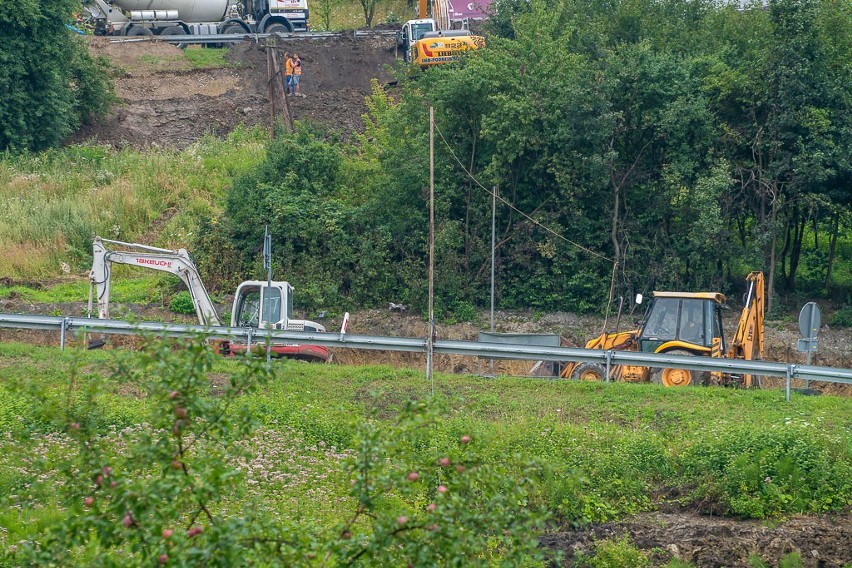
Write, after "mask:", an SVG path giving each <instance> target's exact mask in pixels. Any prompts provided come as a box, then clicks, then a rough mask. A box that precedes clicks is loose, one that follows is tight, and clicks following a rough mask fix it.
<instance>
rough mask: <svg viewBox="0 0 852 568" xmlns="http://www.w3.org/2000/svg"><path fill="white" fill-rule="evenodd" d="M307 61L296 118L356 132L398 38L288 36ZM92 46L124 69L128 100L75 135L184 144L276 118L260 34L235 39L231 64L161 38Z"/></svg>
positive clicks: (121, 78) (294, 105)
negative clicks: (202, 63) (203, 63)
mask: <svg viewBox="0 0 852 568" xmlns="http://www.w3.org/2000/svg"><path fill="white" fill-rule="evenodd" d="M279 48H280V50H282V51H290V52H298V53H299V55H300V57H301V59H302V62H303V69H304V71H303V75H302V92H303V93H304V94H305V95H306V97H305V98H292V99H291V109H292V113H293V117H294V118H295V119H296V120H301V119H310V120H312V121H315V122H318V123H321V124H325V125H326V126H328V127H329V128H331V129H333V130H336V131H338V132H340V133H342V134H343V135H344V136H347V135H351V134H352V133H354V132H357V131H359V130H361V129H362V128H363V124H362V121H361V115H362V114H363V113H364V112H366V105H365V104H364V98H365V97H366V96H367V95H369V94H370V91H371V87H370V82H371V81H372V80H373V79H376V80H378V81H379V82H380V83H384V82H387V81H389V80H390V78H391V77H390V74H389V73H388V71H387V70H386V67H387V66H389V65H393V63H394V61H395V58H394V40H393V38H380V37H371V38H359V39H355V38H354V37H342V38H324V39H298V40H289V41H283V42H281V44H280V46H279ZM90 51H91V52H92V53H93V54H94V55H97V56H104V57H106V58H107V59H109V60H110V62H111V63H112V64H113V66H114V67H115V69H116V75H117V76H116V77H115V78H114V82H115V87H116V94H117V95H118V97H119V99H120V100H121V104H120V105H119V106H118V107H117V108H116V109H114V110H113V112H112V113H111V114H110V115H109V116H108V117H106V118H103V119H98V120H97V121H96V122H95V123H93V124H90V125H87V126H85V127H83V128H82V129H81V130H80V131H79V132H78V133H77V134H76V135H75V136H74V137H73V139H72V142H75V143H79V142H85V141H92V142H96V143H101V144H111V145H113V146H116V147H124V146H130V147H136V148H144V147H146V146H152V145H154V146H171V147H176V148H183V147H185V146H187V145H189V144H191V143H192V142H193V141H195V140H197V139H199V138H200V137H202V136H204V135H205V134H207V133H210V134H213V135H216V136H224V135H227V134H228V133H229V132H230V131H231V130H233V129H234V128H235V127H236V126H237V125H239V124H245V125H249V126H251V125H255V124H263V125H268V124H269V123H270V121H271V117H270V104H269V98H268V94H267V80H268V78H267V64H266V52H265V48H264V47H263V46H260V45H257V44H255V43H252V42H245V43H243V44H238V45H235V46H234V47H232V48H231V50H230V52H229V53H228V55H227V60H228V62H229V63H230V66H229V67H227V68H215V69H194V68H193V67H192V65H191V63H190V62H189V60H188V59H187V58H186V57H185V56H184V53H183V52H182V51H181V50H180V49H178V48H177V47H174V46H172V45H170V44H165V43H159V42H138V43H111V42H110V41H109V40H108V39H107V38H92V39H91V43H90Z"/></svg>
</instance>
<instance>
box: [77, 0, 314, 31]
mask: <svg viewBox="0 0 852 568" xmlns="http://www.w3.org/2000/svg"><path fill="white" fill-rule="evenodd" d="M82 1H83V10H84V17H85V18H86V19H87V20H89V21H90V22H92V23H93V24H94V29H95V35H122V36H154V35H157V36H170V35H171V36H174V35H217V34H243V33H287V32H304V31H308V28H309V24H308V1H307V0H82Z"/></svg>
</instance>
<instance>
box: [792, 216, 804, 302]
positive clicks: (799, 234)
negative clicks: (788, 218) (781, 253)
mask: <svg viewBox="0 0 852 568" xmlns="http://www.w3.org/2000/svg"><path fill="white" fill-rule="evenodd" d="M807 224H808V220H807V219H806V218H804V217H802V218H801V219H798V220H797V221H796V222H795V225H794V227H793V246H792V247H791V248H790V273H789V275H788V276H787V289H788V290H790V291H791V292H795V291H796V271H797V270H798V269H799V261H800V260H801V258H802V243H803V242H804V240H805V225H807Z"/></svg>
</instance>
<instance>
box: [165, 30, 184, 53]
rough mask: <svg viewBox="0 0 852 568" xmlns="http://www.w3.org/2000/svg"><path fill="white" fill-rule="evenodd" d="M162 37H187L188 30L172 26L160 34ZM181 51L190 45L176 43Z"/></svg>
mask: <svg viewBox="0 0 852 568" xmlns="http://www.w3.org/2000/svg"><path fill="white" fill-rule="evenodd" d="M160 35H161V36H176V35H187V33H186V30H185V29H183V28H182V27H181V26H171V27H168V28H166V29H164V30H163V31H161V32H160ZM174 45H175V46H176V47H178V48H179V49H184V48H185V47H186V46H187V45H188V44H186V43H176V44H174Z"/></svg>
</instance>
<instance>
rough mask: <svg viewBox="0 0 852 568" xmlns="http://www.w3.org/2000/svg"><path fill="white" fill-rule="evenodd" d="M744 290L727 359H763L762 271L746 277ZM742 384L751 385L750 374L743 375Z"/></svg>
mask: <svg viewBox="0 0 852 568" xmlns="http://www.w3.org/2000/svg"><path fill="white" fill-rule="evenodd" d="M746 282H748V291H747V292H746V296H745V302H744V304H745V305H744V306H743V313H742V315H740V321H739V324H738V325H737V332H736V333H735V334H734V338H733V340H732V341H731V347H730V349H728V358H729V359H746V360H752V359H763V306H764V288H763V273H762V272H752V273H751V274H749V275H748V276H747V277H746ZM742 378H743V384H744V386H746V387H751V386H752V379H753V377H752V375H748V374H746V375H743V377H742Z"/></svg>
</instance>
